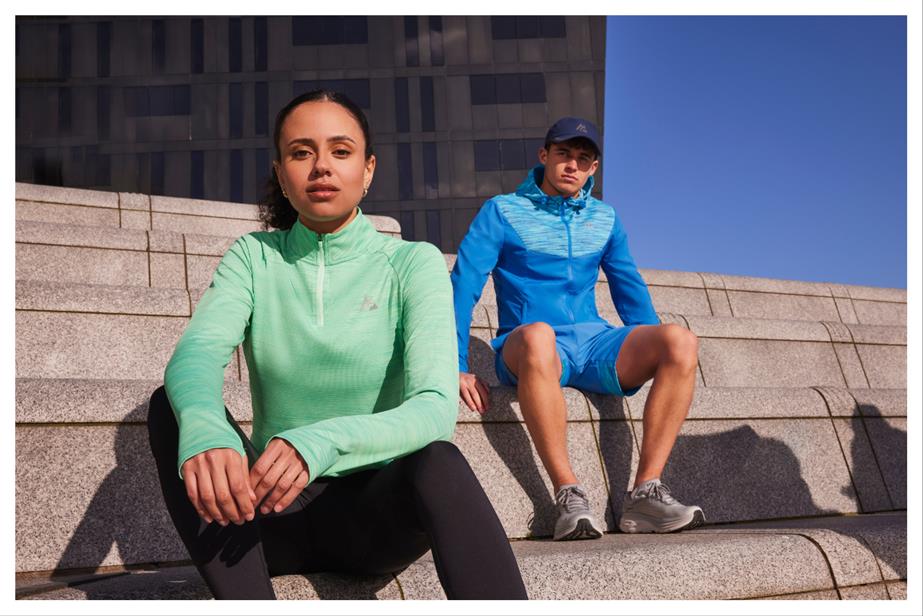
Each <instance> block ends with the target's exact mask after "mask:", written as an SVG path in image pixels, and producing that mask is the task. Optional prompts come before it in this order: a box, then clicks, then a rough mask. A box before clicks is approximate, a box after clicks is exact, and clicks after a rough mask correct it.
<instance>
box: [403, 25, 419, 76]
mask: <svg viewBox="0 0 923 616" xmlns="http://www.w3.org/2000/svg"><path fill="white" fill-rule="evenodd" d="M404 51H405V52H406V54H407V66H420V37H419V36H418V31H417V17H416V15H409V16H407V17H404Z"/></svg>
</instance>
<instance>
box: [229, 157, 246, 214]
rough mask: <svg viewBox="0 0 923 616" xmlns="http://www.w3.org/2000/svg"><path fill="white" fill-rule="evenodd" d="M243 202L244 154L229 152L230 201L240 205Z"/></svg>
mask: <svg viewBox="0 0 923 616" xmlns="http://www.w3.org/2000/svg"><path fill="white" fill-rule="evenodd" d="M243 200H244V153H243V151H242V150H231V201H234V202H236V203H242V202H243Z"/></svg>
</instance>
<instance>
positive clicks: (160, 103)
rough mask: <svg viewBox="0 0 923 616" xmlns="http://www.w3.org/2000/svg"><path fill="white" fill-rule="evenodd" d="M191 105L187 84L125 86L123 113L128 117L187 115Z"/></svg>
mask: <svg viewBox="0 0 923 616" xmlns="http://www.w3.org/2000/svg"><path fill="white" fill-rule="evenodd" d="M191 106H192V105H191V101H190V93H189V86H188V85H175V86H133V87H128V88H125V115H126V116H128V117H130V118H142V117H148V116H170V115H189V112H190V108H191Z"/></svg>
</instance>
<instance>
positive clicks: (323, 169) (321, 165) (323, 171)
mask: <svg viewBox="0 0 923 616" xmlns="http://www.w3.org/2000/svg"><path fill="white" fill-rule="evenodd" d="M329 171H330V166H329V165H328V163H327V157H326V156H325V155H323V154H318V155H317V158H315V159H314V166H313V167H312V168H311V176H312V177H317V176H321V175H327V173H328V172H329Z"/></svg>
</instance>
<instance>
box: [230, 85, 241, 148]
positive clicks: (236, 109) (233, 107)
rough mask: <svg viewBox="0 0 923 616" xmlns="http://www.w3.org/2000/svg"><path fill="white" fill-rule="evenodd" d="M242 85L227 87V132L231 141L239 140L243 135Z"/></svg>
mask: <svg viewBox="0 0 923 616" xmlns="http://www.w3.org/2000/svg"><path fill="white" fill-rule="evenodd" d="M243 98H244V96H243V85H241V84H239V83H232V84H229V87H228V132H229V133H230V137H231V139H240V138H241V137H243V134H244V101H243Z"/></svg>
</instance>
